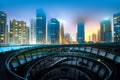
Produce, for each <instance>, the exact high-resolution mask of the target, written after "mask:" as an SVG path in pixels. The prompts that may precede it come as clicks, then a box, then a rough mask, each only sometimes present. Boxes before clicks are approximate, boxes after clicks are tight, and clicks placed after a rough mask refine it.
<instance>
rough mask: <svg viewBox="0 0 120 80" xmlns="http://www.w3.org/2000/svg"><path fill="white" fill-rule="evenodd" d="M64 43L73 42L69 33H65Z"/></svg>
mask: <svg viewBox="0 0 120 80" xmlns="http://www.w3.org/2000/svg"><path fill="white" fill-rule="evenodd" d="M64 43H65V44H70V43H71V37H70V34H69V33H65V35H64Z"/></svg>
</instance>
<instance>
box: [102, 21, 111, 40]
mask: <svg viewBox="0 0 120 80" xmlns="http://www.w3.org/2000/svg"><path fill="white" fill-rule="evenodd" d="M100 35H101V38H100V39H101V41H102V42H111V41H112V28H111V20H110V19H108V20H103V21H102V22H101V23H100Z"/></svg>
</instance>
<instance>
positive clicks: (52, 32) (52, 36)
mask: <svg viewBox="0 0 120 80" xmlns="http://www.w3.org/2000/svg"><path fill="white" fill-rule="evenodd" d="M47 30H48V31H47V33H48V42H49V43H51V44H59V42H60V41H59V39H60V23H59V21H58V20H57V19H55V18H52V19H51V20H50V22H49V23H48V29H47Z"/></svg>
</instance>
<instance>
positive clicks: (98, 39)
mask: <svg viewBox="0 0 120 80" xmlns="http://www.w3.org/2000/svg"><path fill="white" fill-rule="evenodd" d="M97 41H98V42H100V41H101V39H100V30H98V32H97Z"/></svg>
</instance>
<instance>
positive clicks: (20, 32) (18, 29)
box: [10, 20, 28, 45]
mask: <svg viewBox="0 0 120 80" xmlns="http://www.w3.org/2000/svg"><path fill="white" fill-rule="evenodd" d="M27 42H28V41H27V40H26V22H24V21H16V20H10V43H11V44H13V45H22V44H27Z"/></svg>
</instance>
